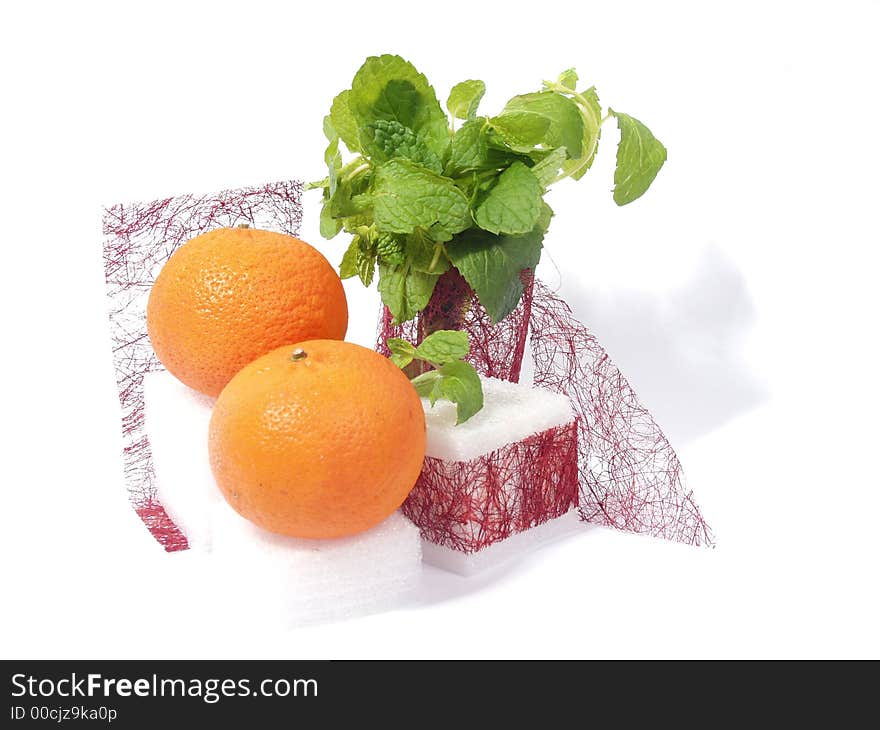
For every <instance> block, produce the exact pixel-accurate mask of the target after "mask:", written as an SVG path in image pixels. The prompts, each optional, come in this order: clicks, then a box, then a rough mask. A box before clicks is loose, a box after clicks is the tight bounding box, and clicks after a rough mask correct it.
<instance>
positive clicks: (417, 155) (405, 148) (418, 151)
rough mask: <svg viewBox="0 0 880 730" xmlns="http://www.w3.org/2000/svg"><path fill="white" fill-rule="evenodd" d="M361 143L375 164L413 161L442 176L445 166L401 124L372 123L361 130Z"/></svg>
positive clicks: (381, 120)
mask: <svg viewBox="0 0 880 730" xmlns="http://www.w3.org/2000/svg"><path fill="white" fill-rule="evenodd" d="M361 143H362V144H363V147H364V151H365V152H366V153H367V154H369V155H370V156H371V157H372V158H373V162H374V163H382V162H387V161H388V160H391V159H394V158H395V157H402V158H404V159H407V160H411V161H412V162H415V163H417V164H419V165H421V166H422V167H426V168H427V169H429V170H431V172H436V173H437V174H440V173H441V172H442V171H443V166H442V164H441V163H440V158H439V157H437V155H435V154H434V153H433V152H432V151H431V150H430V149H429V148H428V146H427V145H426V144H425V143H424V142H423V141H422V139H421V138H420V137H418V136H416V133H415V132H413V131H412V130H411V129H409V128H408V127H404V126H403V125H402V124H401V123H400V122H394V121H388V120H387V119H379V120H377V121H375V122H370V123H369V124H367V125H366V126H365V127H364V128H363V129H362V130H361Z"/></svg>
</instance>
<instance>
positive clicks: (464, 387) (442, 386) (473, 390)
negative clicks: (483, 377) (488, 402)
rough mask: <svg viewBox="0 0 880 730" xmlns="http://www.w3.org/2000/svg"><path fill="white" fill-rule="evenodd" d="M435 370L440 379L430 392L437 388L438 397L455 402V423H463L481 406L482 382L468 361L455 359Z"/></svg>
mask: <svg viewBox="0 0 880 730" xmlns="http://www.w3.org/2000/svg"><path fill="white" fill-rule="evenodd" d="M436 372H438V373H440V380H439V382H438V383H437V385H436V386H435V388H434V389H433V390H432V391H431V393H432V394H433V393H434V392H435V391H436V390H439V396H440V397H442V398H446V399H447V400H451V401H452V402H453V403H455V405H456V415H457V418H456V420H455V424H456V425H459V424H462V423H464V422H465V421H467V420H468V419H469V418H470V417H471V416H473V415H474V414H475V413H477V412H478V411H479V410H480V409H481V408H482V407H483V384H482V383H481V382H480V376H479V375H478V374H477V371H476V369H475V368H474V366H473V365H471V364H470V363H469V362H464V361H462V360H455V361H453V362H450V363H447V364H446V365H444V366H443V367H441V368H439V369H438V370H437V371H436ZM433 403H434V401H433V400H432V402H431V404H432V405H433Z"/></svg>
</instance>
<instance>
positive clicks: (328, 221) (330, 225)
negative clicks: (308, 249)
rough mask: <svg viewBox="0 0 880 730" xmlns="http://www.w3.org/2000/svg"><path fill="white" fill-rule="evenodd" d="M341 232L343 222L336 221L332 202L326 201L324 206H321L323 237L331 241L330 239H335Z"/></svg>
mask: <svg viewBox="0 0 880 730" xmlns="http://www.w3.org/2000/svg"><path fill="white" fill-rule="evenodd" d="M341 230H342V222H341V221H338V220H336V218H334V217H333V213H332V210H331V204H330V201H329V200H325V201H324V205H323V206H321V219H320V231H321V236H323V237H324V238H326V239H328V240H329V239H331V238H333V237H334V236H335V235H336V234H337V233H339V231H341Z"/></svg>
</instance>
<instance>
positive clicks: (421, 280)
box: [379, 262, 438, 324]
mask: <svg viewBox="0 0 880 730" xmlns="http://www.w3.org/2000/svg"><path fill="white" fill-rule="evenodd" d="M437 278H438V277H436V276H432V275H431V274H423V273H422V272H420V271H413V270H412V268H411V267H410V265H409V264H408V263H404V264H401V265H398V266H393V265H390V264H384V263H381V262H380V263H379V295H380V296H381V297H382V302H383V303H384V304H385V306H386V307H388V309H389V311H390V312H391V315H392V317H393V324H401V323H403V322H408V321H409V320H411V319H412V318H413V317H415V316H416V315H417V314H418V313H419V312H421V311H422V310H423V309H424V308H425V307H426V306H427V304H428V300H429V299H430V298H431V294H432V293H433V291H434V285H435V284H436V283H437Z"/></svg>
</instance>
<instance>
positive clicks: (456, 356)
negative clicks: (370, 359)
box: [387, 330, 483, 425]
mask: <svg viewBox="0 0 880 730" xmlns="http://www.w3.org/2000/svg"><path fill="white" fill-rule="evenodd" d="M387 345H388V349H389V350H390V352H391V362H393V363H394V364H395V365H397V367H399V368H401V369H403V368H405V367H407V366H408V365H409V364H410V363H411V362H413V360H419V361H421V362H424V363H427V364H428V365H430V366H431V368H432V369H431V370H428V371H427V372H424V373H422V374H420V375H417V376H416V377H415V378H413V379H412V381H411V382H412V384H413V387H414V388H415V389H416V392H417V393H418V394H419V396H420V397H422V398H427V399H428V400H429V401H430V402H431V405H432V406H433V405H434V404H435V403H436V402H437V401H438V400H448V401H451V402H453V403H455V406H456V421H455V423H456V425H458V424H461V423H464V422H465V421H467V420H468V419H469V418H471V417H472V416H473V415H474V414H475V413H477V412H479V411H480V409H481V408H482V407H483V386H482V383H481V382H480V376H479V375H478V374H477V371H476V369H475V368H474V366H473V365H471V364H470V363H469V362H465V361H464V359H463V358H464V357H465V356H466V355H467V354H468V350H469V349H470V343H469V340H468V335H467V333H466V332H461V331H460V330H437V331H436V332H433V333H432V334H430V335H428V336H427V337H426V338H425V339H424V340H422V342H421V343H420V344H419V345H418V347H416V346H414V345H413V344H412V343H411V342H407V341H406V340H402V339H400V338H398V337H391V338H389V339H388V341H387Z"/></svg>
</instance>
